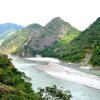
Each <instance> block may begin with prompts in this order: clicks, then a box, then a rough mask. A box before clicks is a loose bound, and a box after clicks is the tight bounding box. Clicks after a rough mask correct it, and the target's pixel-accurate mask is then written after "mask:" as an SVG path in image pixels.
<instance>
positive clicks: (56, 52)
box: [42, 17, 100, 66]
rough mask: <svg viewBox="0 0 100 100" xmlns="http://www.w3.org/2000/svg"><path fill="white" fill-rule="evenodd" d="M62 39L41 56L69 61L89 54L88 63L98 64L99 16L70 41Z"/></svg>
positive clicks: (99, 61) (99, 47)
mask: <svg viewBox="0 0 100 100" xmlns="http://www.w3.org/2000/svg"><path fill="white" fill-rule="evenodd" d="M66 40H67V39H62V40H61V41H59V42H57V43H55V44H54V45H52V46H50V47H47V48H46V49H44V51H43V52H42V55H43V56H52V57H53V56H54V57H57V58H59V59H62V60H65V61H71V62H81V61H82V60H83V59H84V58H85V57H86V55H91V56H92V57H91V59H90V61H89V62H88V63H90V64H92V65H93V66H100V17H99V18H98V19H97V20H96V21H95V22H94V23H93V24H91V25H90V26H89V27H88V28H87V29H86V30H84V31H83V32H81V34H80V35H79V36H78V37H76V38H75V39H74V40H72V41H71V43H69V44H66V43H64V41H66Z"/></svg>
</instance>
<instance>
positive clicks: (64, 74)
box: [35, 62, 100, 90]
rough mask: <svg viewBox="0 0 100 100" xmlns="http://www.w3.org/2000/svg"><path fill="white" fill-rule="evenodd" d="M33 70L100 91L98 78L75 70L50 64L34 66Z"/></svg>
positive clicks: (99, 79) (99, 78)
mask: <svg viewBox="0 0 100 100" xmlns="http://www.w3.org/2000/svg"><path fill="white" fill-rule="evenodd" d="M35 68H36V69H37V70H41V71H44V72H46V73H48V74H49V75H52V76H54V77H58V78H61V79H65V80H68V81H72V82H75V83H78V84H81V85H85V86H88V87H92V88H95V89H98V90H100V77H97V76H95V75H90V74H86V73H84V72H81V71H78V70H76V69H73V68H69V67H66V66H63V65H59V64H57V63H51V62H50V63H49V64H48V65H41V66H36V67H35Z"/></svg>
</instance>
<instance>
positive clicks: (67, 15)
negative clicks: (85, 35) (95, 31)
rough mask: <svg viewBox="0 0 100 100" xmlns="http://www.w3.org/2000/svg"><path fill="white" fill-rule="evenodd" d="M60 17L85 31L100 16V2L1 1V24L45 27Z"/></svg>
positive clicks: (74, 0)
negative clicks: (37, 24)
mask: <svg viewBox="0 0 100 100" xmlns="http://www.w3.org/2000/svg"><path fill="white" fill-rule="evenodd" d="M58 16H59V17H61V18H62V19H63V20H65V21H66V22H68V23H70V24H71V25H72V26H74V27H76V28H77V29H79V30H84V29H85V28H87V27H88V26H89V25H90V24H91V23H93V21H95V20H96V19H97V18H98V17H99V16H100V0H0V24H2V23H16V24H20V25H23V26H27V25H29V24H32V23H39V24H41V25H43V26H44V25H46V24H47V23H48V22H49V21H50V20H51V19H52V18H55V17H58Z"/></svg>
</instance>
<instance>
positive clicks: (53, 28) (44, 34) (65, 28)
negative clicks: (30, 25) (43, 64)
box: [19, 17, 80, 57]
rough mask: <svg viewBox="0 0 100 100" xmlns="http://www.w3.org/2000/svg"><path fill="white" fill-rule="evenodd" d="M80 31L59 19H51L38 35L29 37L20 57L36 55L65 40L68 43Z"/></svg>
mask: <svg viewBox="0 0 100 100" xmlns="http://www.w3.org/2000/svg"><path fill="white" fill-rule="evenodd" d="M79 33H80V31H79V30H77V29H76V28H74V27H73V26H71V25H70V24H69V23H68V22H65V21H64V20H62V19H61V18H60V17H56V18H53V19H52V20H51V21H50V22H49V23H47V24H46V25H45V26H44V27H43V30H42V31H40V33H39V34H38V35H34V32H33V35H32V36H31V38H30V40H29V41H28V42H27V44H26V45H25V46H24V47H23V48H22V49H21V52H20V53H19V55H20V56H24V57H31V56H35V55H37V54H38V53H39V52H40V51H42V50H43V49H45V48H46V47H47V46H51V45H53V44H54V43H55V42H57V41H59V40H62V39H63V38H64V37H66V38H64V39H67V40H66V41H67V42H70V41H71V40H72V39H74V38H75V37H76V36H77V35H79Z"/></svg>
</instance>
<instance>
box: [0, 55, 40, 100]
mask: <svg viewBox="0 0 100 100" xmlns="http://www.w3.org/2000/svg"><path fill="white" fill-rule="evenodd" d="M29 80H30V79H29V78H28V77H26V76H25V74H24V73H22V72H19V71H18V70H17V69H16V68H15V67H14V66H13V64H12V63H11V59H10V58H8V56H7V55H5V54H0V100H15V99H16V100H38V97H39V95H37V94H36V93H34V91H33V90H32V87H31V86H32V84H31V83H29ZM36 95H37V96H36Z"/></svg>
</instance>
